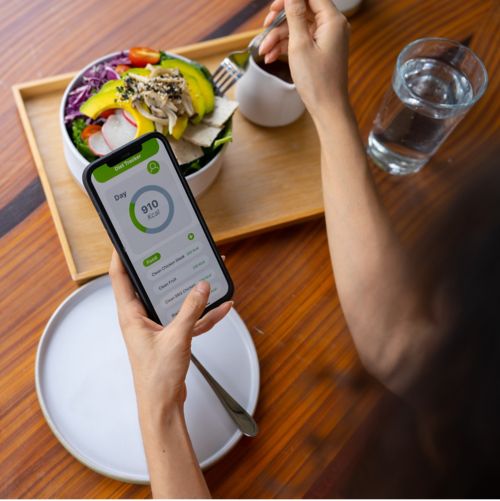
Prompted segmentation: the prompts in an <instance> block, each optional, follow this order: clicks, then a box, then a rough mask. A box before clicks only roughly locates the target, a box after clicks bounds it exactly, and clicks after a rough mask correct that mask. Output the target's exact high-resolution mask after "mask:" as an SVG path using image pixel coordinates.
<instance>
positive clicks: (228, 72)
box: [212, 9, 286, 96]
mask: <svg viewBox="0 0 500 501" xmlns="http://www.w3.org/2000/svg"><path fill="white" fill-rule="evenodd" d="M285 19H286V14H285V9H283V10H282V11H280V13H279V14H278V15H277V16H276V17H275V19H274V21H273V22H272V23H271V24H270V25H269V26H268V27H267V28H266V29H265V30H264V31H263V32H262V33H260V34H259V35H257V36H256V37H255V38H254V39H253V40H252V41H251V42H250V44H249V45H248V47H247V48H246V49H245V50H238V51H235V52H231V54H228V55H227V56H226V57H225V58H224V59H223V60H222V62H221V63H220V64H219V66H218V68H217V69H216V70H215V71H214V73H213V75H212V79H213V83H214V85H215V88H216V90H217V94H218V95H219V96H223V95H224V94H225V93H226V92H227V91H228V90H229V89H230V88H231V87H232V86H233V85H234V84H235V83H236V82H237V81H238V80H239V79H240V78H241V77H242V76H243V74H244V73H245V70H246V68H247V66H248V60H249V59H250V56H253V57H255V56H257V55H258V52H259V46H260V44H261V43H262V41H263V40H264V38H266V36H267V34H268V33H269V32H270V31H271V30H272V29H274V28H276V27H277V26H279V25H280V24H281V23H283V21H285Z"/></svg>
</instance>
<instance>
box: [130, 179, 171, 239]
mask: <svg viewBox="0 0 500 501" xmlns="http://www.w3.org/2000/svg"><path fill="white" fill-rule="evenodd" d="M129 215H130V219H131V220H132V223H133V225H134V226H135V227H136V228H137V229H138V230H140V231H142V232H143V233H159V232H160V231H163V230H164V229H165V228H167V226H168V225H169V224H170V223H171V222H172V219H173V217H174V201H173V199H172V196H171V195H170V193H168V191H167V190H165V189H164V188H161V187H160V186H155V185H149V186H143V187H142V188H141V189H139V190H137V191H136V192H135V193H134V195H133V196H132V200H131V201H130V205H129Z"/></svg>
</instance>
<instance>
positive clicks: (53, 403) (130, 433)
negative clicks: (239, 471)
mask: <svg viewBox="0 0 500 501" xmlns="http://www.w3.org/2000/svg"><path fill="white" fill-rule="evenodd" d="M193 353H195V355H196V356H197V357H198V358H199V359H200V361H202V363H203V364H204V365H205V366H206V367H207V369H208V370H209V371H210V372H211V373H212V375H213V376H214V377H215V378H216V379H217V380H218V381H219V382H220V383H221V384H222V385H223V386H224V387H225V388H226V390H227V391H229V393H231V395H232V396H233V397H234V398H235V399H236V400H238V401H239V402H240V403H241V404H242V405H243V406H244V407H245V408H246V409H247V411H248V412H250V413H251V414H253V412H254V411H255V407H256V405H257V398H258V394H259V379H260V374H259V362H258V359H257V353H256V351H255V347H254V344H253V341H252V338H251V336H250V333H249V332H248V330H247V328H246V326H245V324H244V323H243V321H242V320H241V318H240V317H239V315H238V314H237V313H236V311H235V310H232V311H230V312H229V314H228V315H227V317H226V318H225V319H224V320H222V321H221V322H220V323H219V324H218V325H216V326H215V327H214V328H213V329H212V330H211V331H210V332H208V333H206V334H204V335H203V336H200V337H198V338H196V339H194V340H193ZM35 378H36V390H37V394H38V399H39V401H40V405H41V407H42V411H43V413H44V415H45V418H46V420H47V422H48V424H49V426H50V428H51V429H52V431H53V432H54V434H55V435H56V437H57V438H58V439H59V441H60V442H61V443H62V445H63V446H64V447H65V448H66V449H67V450H68V451H69V452H70V453H71V454H72V455H73V456H75V458H77V459H78V460H80V461H81V462H82V463H83V464H85V465H86V466H88V467H89V468H91V469H93V470H95V471H97V472H98V473H101V474H103V475H107V476H109V477H112V478H115V479H118V480H122V481H125V482H133V483H147V482H148V481H149V475H148V471H147V468H146V460H145V456H144V449H143V446H142V440H141V435H140V429H139V422H138V417H137V408H136V402H135V393H134V389H133V383H132V373H131V369H130V365H129V361H128V357H127V352H126V348H125V345H124V342H123V339H122V336H121V332H120V328H119V326H118V319H117V316H116V309H115V301H114V298H113V293H112V290H111V283H110V281H109V277H108V276H104V277H100V278H98V279H96V280H94V281H92V282H90V283H89V284H87V285H85V286H83V287H81V288H80V289H78V290H77V291H75V292H74V293H73V294H71V295H70V296H69V297H68V298H66V299H65V300H64V301H63V303H62V304H61V305H60V306H59V308H57V310H56V311H55V313H54V314H53V315H52V317H51V319H50V320H49V322H48V324H47V326H46V328H45V331H44V333H43V335H42V337H41V339H40V343H39V345H38V351H37V356H36V366H35ZM187 389H188V397H187V401H186V405H185V414H186V421H187V426H188V429H189V434H190V436H191V440H192V442H193V446H194V449H195V451H196V455H197V457H198V460H199V462H200V465H201V467H202V468H207V467H208V466H210V465H212V464H213V463H215V462H216V461H217V460H219V459H220V458H221V457H222V456H224V454H226V453H227V452H228V451H229V450H230V449H231V448H232V447H233V446H234V445H235V444H236V443H237V442H238V440H239V439H240V438H241V432H240V431H239V430H238V429H237V428H236V426H235V425H234V424H233V422H232V421H231V419H230V418H229V416H228V415H227V414H226V412H225V411H224V409H223V407H222V405H221V404H220V402H219V401H218V399H217V397H216V396H215V395H214V393H213V392H212V390H211V389H210V387H209V386H208V384H207V383H206V381H205V380H204V379H203V377H202V376H201V375H200V373H199V372H198V371H197V370H196V368H194V367H193V366H192V365H191V366H190V368H189V372H188V376H187Z"/></svg>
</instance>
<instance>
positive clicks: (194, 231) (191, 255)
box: [83, 133, 233, 325]
mask: <svg viewBox="0 0 500 501" xmlns="http://www.w3.org/2000/svg"><path fill="white" fill-rule="evenodd" d="M83 182H84V185H85V188H86V190H87V192H88V194H89V196H90V198H91V200H92V202H93V204H94V206H95V208H96V210H97V212H98V214H99V216H100V218H101V220H102V222H103V224H104V226H105V228H106V230H107V232H108V234H109V236H110V238H111V240H112V242H113V244H114V246H115V248H116V250H117V252H118V254H119V255H120V258H121V260H122V262H123V265H124V266H125V268H126V270H127V272H128V274H129V276H130V279H131V281H132V283H133V284H134V287H135V289H136V291H137V293H138V294H139V296H140V298H141V300H142V302H143V303H144V306H145V308H146V311H147V313H148V315H149V317H150V318H151V319H152V320H154V321H156V322H158V323H160V324H162V325H167V324H168V323H169V322H171V321H172V320H173V319H174V318H175V316H176V315H177V313H178V311H179V309H180V307H181V305H182V302H183V300H184V299H185V298H186V296H187V294H188V293H189V291H190V290H191V289H192V288H193V287H194V286H195V285H196V284H197V283H198V282H200V281H202V280H204V281H207V282H208V283H209V284H210V294H209V297H208V302H207V306H206V308H205V310H204V313H205V312H207V311H209V310H211V309H213V308H215V307H217V306H218V305H220V304H222V303H224V302H226V301H227V300H229V299H230V298H231V297H232V294H233V284H232V281H231V278H230V276H229V273H228V272H227V270H226V267H225V266H224V263H223V261H222V259H221V257H220V255H219V253H218V252H217V249H216V247H215V243H214V241H213V239H212V237H211V235H210V232H209V231H208V228H207V226H206V223H205V221H204V220H203V217H202V215H201V213H200V210H199V209H198V206H197V204H196V201H195V199H194V197H193V195H192V194H191V191H190V189H189V186H188V185H187V182H186V180H185V179H184V177H183V175H182V174H181V172H180V170H179V166H178V164H177V161H176V159H175V156H174V154H173V153H172V151H171V149H170V146H169V144H168V142H167V141H166V139H165V138H164V136H163V135H161V134H158V133H151V134H148V135H145V136H142V137H140V138H138V139H136V140H135V141H132V142H130V143H128V144H127V145H125V146H123V147H122V148H120V149H118V150H115V151H113V152H112V153H110V154H109V155H107V156H105V157H102V158H100V159H98V160H96V161H95V162H93V163H91V164H90V165H89V166H88V167H87V168H86V169H85V172H84V174H83Z"/></svg>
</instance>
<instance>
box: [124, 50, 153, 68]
mask: <svg viewBox="0 0 500 501" xmlns="http://www.w3.org/2000/svg"><path fill="white" fill-rule="evenodd" d="M128 57H129V59H130V61H131V63H132V65H133V66H139V67H142V66H146V64H156V63H158V62H159V61H160V53H159V52H158V51H157V50H154V49H150V48H148V47H132V48H131V49H130V51H129V53H128Z"/></svg>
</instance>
